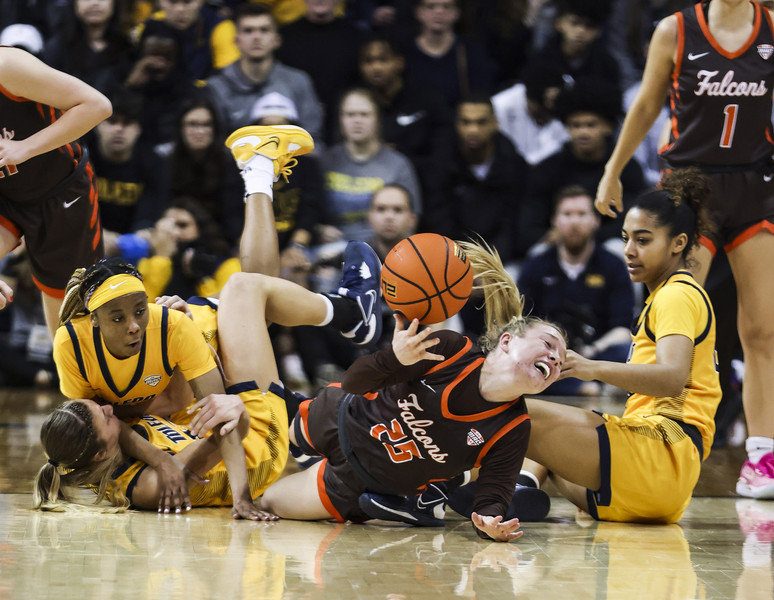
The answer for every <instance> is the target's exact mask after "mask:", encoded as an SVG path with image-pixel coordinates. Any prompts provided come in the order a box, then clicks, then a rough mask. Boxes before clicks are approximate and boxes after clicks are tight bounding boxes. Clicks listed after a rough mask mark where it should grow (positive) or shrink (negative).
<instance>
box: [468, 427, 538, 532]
mask: <svg viewBox="0 0 774 600" xmlns="http://www.w3.org/2000/svg"><path fill="white" fill-rule="evenodd" d="M529 431H530V421H529V419H526V420H524V421H523V422H522V423H520V424H519V425H517V426H516V427H515V428H514V429H513V430H511V431H510V432H508V434H506V435H505V436H504V437H503V438H502V439H500V440H499V441H498V442H497V443H496V444H495V445H494V446H493V447H492V449H491V450H490V451H489V453H488V454H487V456H486V457H485V458H484V460H483V461H482V463H481V470H480V471H479V474H478V481H477V482H476V495H475V498H474V499H473V510H474V511H475V512H477V513H478V514H480V515H486V516H490V517H495V516H497V515H501V516H502V517H503V520H505V519H506V517H507V516H508V515H507V514H506V513H507V511H508V506H509V505H510V503H511V499H512V498H513V491H514V489H515V488H516V482H517V481H518V479H519V473H520V471H521V465H522V463H523V462H524V455H525V454H526V452H527V444H528V443H529ZM473 528H474V529H475V530H476V533H477V534H478V535H479V537H481V538H485V539H489V538H488V536H487V535H486V534H485V533H484V532H482V531H481V530H480V529H478V528H477V527H476V526H475V525H474V526H473Z"/></svg>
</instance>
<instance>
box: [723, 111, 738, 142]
mask: <svg viewBox="0 0 774 600" xmlns="http://www.w3.org/2000/svg"><path fill="white" fill-rule="evenodd" d="M738 110H739V105H738V104H727V105H726V106H725V107H724V108H723V114H724V115H725V119H724V121H723V133H721V134H720V147H721V148H730V147H731V144H732V143H733V141H734V129H735V128H736V113H737V111H738Z"/></svg>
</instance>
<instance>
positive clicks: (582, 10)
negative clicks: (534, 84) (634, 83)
mask: <svg viewBox="0 0 774 600" xmlns="http://www.w3.org/2000/svg"><path fill="white" fill-rule="evenodd" d="M556 4H557V15H556V19H555V21H554V27H555V29H556V32H555V33H554V35H553V36H551V37H550V38H549V39H548V41H547V42H546V44H545V46H544V47H543V48H542V49H541V50H540V51H539V52H538V53H537V57H538V58H539V59H540V60H542V61H544V62H549V63H552V64H554V65H555V66H556V67H557V68H558V69H559V70H560V71H561V72H562V74H564V76H565V79H566V80H567V81H568V82H572V81H573V80H578V79H585V78H592V79H604V80H606V81H609V82H611V83H614V84H615V85H616V86H618V87H622V82H621V70H620V68H619V66H618V62H617V61H616V60H615V58H613V56H612V55H611V54H610V53H609V52H608V51H607V49H606V48H605V45H604V42H603V41H602V39H601V37H600V36H601V35H602V30H603V28H604V25H605V21H607V19H608V17H609V15H610V9H611V3H610V0H593V1H589V0H558V2H557V3H556Z"/></svg>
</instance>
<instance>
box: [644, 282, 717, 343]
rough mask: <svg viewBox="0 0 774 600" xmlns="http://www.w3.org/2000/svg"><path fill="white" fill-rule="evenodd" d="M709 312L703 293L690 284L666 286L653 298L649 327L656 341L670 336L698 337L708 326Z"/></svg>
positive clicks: (693, 338)
mask: <svg viewBox="0 0 774 600" xmlns="http://www.w3.org/2000/svg"><path fill="white" fill-rule="evenodd" d="M708 318H709V312H708V310H707V303H706V302H705V301H704V298H703V296H702V295H701V293H700V292H699V291H698V290H697V289H696V288H694V287H693V286H690V285H684V284H681V283H672V284H669V285H666V286H664V287H663V288H662V289H661V290H659V292H658V293H657V294H656V297H655V298H654V299H653V306H652V307H651V309H650V314H649V315H648V327H649V328H650V330H651V331H653V333H654V334H655V336H656V340H659V339H661V338H662V337H666V336H668V335H684V336H685V337H687V338H689V339H691V340H695V339H696V338H697V337H699V335H701V333H702V332H703V331H704V330H705V329H706V327H707V319H708Z"/></svg>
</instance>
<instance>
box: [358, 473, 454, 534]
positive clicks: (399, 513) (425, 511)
mask: <svg viewBox="0 0 774 600" xmlns="http://www.w3.org/2000/svg"><path fill="white" fill-rule="evenodd" d="M443 487H444V486H443V484H442V485H441V486H438V485H435V484H433V483H431V484H429V485H428V486H427V490H425V491H424V492H423V493H422V494H420V495H418V496H408V497H406V496H390V495H387V494H373V493H370V492H367V493H365V494H361V495H360V498H359V499H358V504H359V505H360V509H361V510H362V511H363V512H364V513H365V514H367V515H368V516H369V517H371V518H372V519H382V520H383V521H398V522H400V523H408V524H409V525H414V526H417V527H443V526H444V517H445V515H446V503H447V502H448V500H449V499H448V497H447V496H446V493H445V491H444V489H443Z"/></svg>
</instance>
